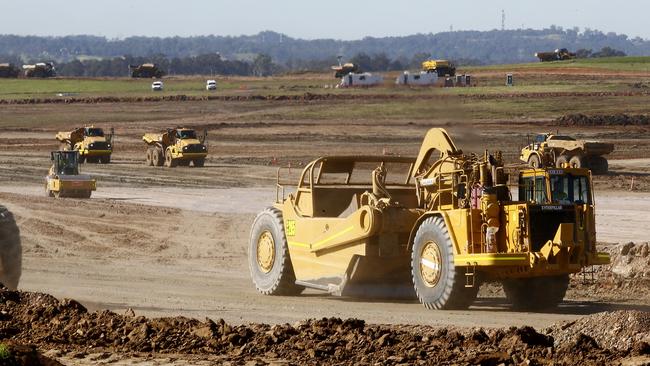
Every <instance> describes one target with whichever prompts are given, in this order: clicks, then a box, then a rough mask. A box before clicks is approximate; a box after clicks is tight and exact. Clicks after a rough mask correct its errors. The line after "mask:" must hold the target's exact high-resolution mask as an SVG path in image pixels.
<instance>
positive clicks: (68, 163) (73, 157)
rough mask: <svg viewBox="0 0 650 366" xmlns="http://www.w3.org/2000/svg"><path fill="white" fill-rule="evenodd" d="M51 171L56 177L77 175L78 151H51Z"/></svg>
mask: <svg viewBox="0 0 650 366" xmlns="http://www.w3.org/2000/svg"><path fill="white" fill-rule="evenodd" d="M51 160H52V165H53V171H54V173H55V174H57V175H79V152H78V151H53V152H52V153H51Z"/></svg>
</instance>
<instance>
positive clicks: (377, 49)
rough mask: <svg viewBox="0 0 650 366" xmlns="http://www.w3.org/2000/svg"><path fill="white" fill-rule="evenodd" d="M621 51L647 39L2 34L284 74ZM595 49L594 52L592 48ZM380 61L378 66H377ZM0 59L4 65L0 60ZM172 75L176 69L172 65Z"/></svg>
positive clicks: (580, 34)
mask: <svg viewBox="0 0 650 366" xmlns="http://www.w3.org/2000/svg"><path fill="white" fill-rule="evenodd" d="M604 47H610V48H612V49H616V50H620V51H621V52H624V53H626V54H628V55H635V56H638V55H650V41H649V40H645V39H642V38H639V37H636V38H631V37H628V36H627V35H625V34H618V33H614V32H609V33H603V32H601V31H598V30H592V29H584V30H580V29H578V28H570V29H564V28H562V27H557V26H551V27H549V28H545V29H511V30H491V31H454V32H441V33H435V34H433V33H428V34H414V35H410V36H403V37H380V38H378V37H366V38H363V39H359V40H352V41H344V40H335V39H315V40H304V39H298V38H292V37H289V36H287V35H284V34H280V33H275V32H271V31H266V32H261V33H258V34H256V35H248V36H237V37H232V36H197V37H165V38H160V37H128V38H124V39H108V38H105V37H97V36H89V35H80V36H66V37H40V36H17V35H0V54H4V55H8V56H14V57H19V58H21V59H23V60H26V59H41V60H44V59H47V60H50V61H54V62H56V63H58V64H62V63H64V62H70V61H73V60H86V59H93V58H95V59H113V58H115V57H119V56H122V55H132V56H133V57H146V58H152V57H154V56H157V55H164V56H165V57H164V58H165V59H168V60H170V62H171V60H173V59H179V60H183V59H186V58H188V57H193V58H197V57H202V56H203V55H211V54H219V55H221V57H222V60H223V61H225V60H230V61H231V62H234V61H235V60H237V61H246V62H248V63H249V64H252V63H253V61H254V60H255V57H256V55H267V56H269V57H271V59H272V60H273V62H274V63H276V64H278V65H282V66H284V67H286V68H289V69H300V68H304V65H305V64H308V65H309V64H310V63H312V62H319V61H322V60H327V63H328V64H330V65H331V64H332V63H335V62H336V57H337V56H338V55H342V56H343V57H344V58H345V59H346V60H347V59H350V58H352V57H353V56H355V55H357V54H366V55H381V54H384V55H385V56H386V57H387V58H388V59H390V60H391V62H394V61H395V60H397V61H399V62H400V63H402V64H404V63H405V62H410V61H411V59H412V58H413V56H414V55H416V54H418V53H428V54H430V55H431V56H432V57H433V58H443V59H454V60H467V61H468V62H473V63H480V64H498V63H518V62H533V61H535V60H536V58H535V57H534V54H535V52H540V51H553V50H555V49H556V48H567V49H569V50H572V51H575V50H578V49H585V50H589V49H591V50H602V49H603V48H604ZM595 52H599V51H595ZM380 61H381V60H378V61H377V62H378V63H380ZM0 62H4V61H3V60H0ZM172 70H173V65H172Z"/></svg>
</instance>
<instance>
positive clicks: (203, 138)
mask: <svg viewBox="0 0 650 366" xmlns="http://www.w3.org/2000/svg"><path fill="white" fill-rule="evenodd" d="M207 138H208V130H207V129H204V130H203V136H201V138H200V139H199V141H200V142H201V143H202V144H204V145H205V140H207Z"/></svg>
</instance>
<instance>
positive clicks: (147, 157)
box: [144, 147, 153, 166]
mask: <svg viewBox="0 0 650 366" xmlns="http://www.w3.org/2000/svg"><path fill="white" fill-rule="evenodd" d="M144 165H146V166H152V165H153V149H152V148H151V147H147V151H146V152H145V159H144Z"/></svg>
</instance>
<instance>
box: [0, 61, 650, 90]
mask: <svg viewBox="0 0 650 366" xmlns="http://www.w3.org/2000/svg"><path fill="white" fill-rule="evenodd" d="M510 72H511V73H513V74H514V75H515V86H514V87H506V86H504V81H505V74H506V73H510ZM459 73H467V74H471V75H472V76H473V77H474V78H473V81H474V83H475V84H476V87H472V88H439V87H438V88H436V87H424V88H418V87H400V86H396V85H395V84H394V80H395V78H396V77H397V76H398V75H399V74H400V73H399V72H387V73H381V74H382V75H384V84H383V86H381V87H374V88H369V89H359V88H351V89H336V88H334V86H335V84H336V83H337V82H338V80H337V79H335V78H333V77H332V75H330V74H326V73H323V74H301V75H287V76H276V77H268V78H255V77H214V79H216V80H217V82H218V90H217V91H216V92H208V91H206V90H205V81H206V79H208V78H212V77H201V76H195V77H169V78H165V79H164V83H165V87H164V91H163V92H152V91H151V82H152V80H151V79H131V78H53V79H0V99H30V98H76V97H78V98H83V97H96V96H119V97H135V96H161V95H162V96H165V95H190V96H200V95H299V94H304V93H313V94H324V93H330V94H354V95H367V94H374V95H377V94H379V95H382V94H384V95H396V94H399V95H413V96H428V95H436V94H443V95H472V94H517V93H552V92H565V93H574V92H575V93H579V92H594V91H598V92H620V91H638V90H639V89H638V86H634V85H633V84H635V83H638V82H639V81H642V82H647V80H650V57H614V58H594V59H579V60H571V61H560V62H537V63H529V64H515V65H494V66H485V67H469V68H461V69H460V70H459ZM518 73H519V74H518ZM643 73H647V75H644V74H643Z"/></svg>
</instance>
